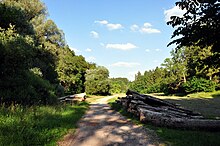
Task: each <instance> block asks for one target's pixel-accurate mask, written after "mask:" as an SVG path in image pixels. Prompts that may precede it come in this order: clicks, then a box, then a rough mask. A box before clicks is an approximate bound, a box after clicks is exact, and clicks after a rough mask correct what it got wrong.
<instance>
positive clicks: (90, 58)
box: [86, 56, 96, 62]
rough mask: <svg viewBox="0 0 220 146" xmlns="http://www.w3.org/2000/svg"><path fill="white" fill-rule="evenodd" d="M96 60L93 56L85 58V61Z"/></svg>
mask: <svg viewBox="0 0 220 146" xmlns="http://www.w3.org/2000/svg"><path fill="white" fill-rule="evenodd" d="M95 60H96V58H95V57H94V56H90V57H88V58H86V61H87V62H94V61H95Z"/></svg>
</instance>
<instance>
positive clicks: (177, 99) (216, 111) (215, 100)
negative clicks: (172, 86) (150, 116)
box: [109, 91, 220, 146]
mask: <svg viewBox="0 0 220 146" xmlns="http://www.w3.org/2000/svg"><path fill="white" fill-rule="evenodd" d="M152 95H153V96H157V97H158V98H161V99H165V100H168V101H171V102H174V103H178V104H181V106H182V107H185V108H188V109H192V110H195V111H198V112H201V113H202V114H203V115H204V116H205V117H208V118H216V119H218V118H219V117H220V91H217V92H212V93H195V94H189V95H187V96H164V95H163V94H152ZM116 99H117V98H114V99H111V100H109V104H110V105H111V106H112V107H113V108H114V109H115V110H117V111H119V112H120V113H121V114H123V115H124V116H126V117H128V118H129V119H131V120H132V121H133V122H135V123H137V124H141V123H140V122H139V121H138V118H137V117H134V116H133V115H132V114H130V113H127V112H126V111H125V110H124V109H123V108H122V107H121V106H119V105H117V104H115V103H114V100H116ZM141 125H143V126H145V127H146V128H149V129H152V130H154V131H155V132H156V133H157V135H158V136H159V137H160V139H161V145H164V146H219V145H220V140H219V139H220V132H204V131H190V130H177V129H168V128H163V127H155V126H152V125H150V124H141Z"/></svg>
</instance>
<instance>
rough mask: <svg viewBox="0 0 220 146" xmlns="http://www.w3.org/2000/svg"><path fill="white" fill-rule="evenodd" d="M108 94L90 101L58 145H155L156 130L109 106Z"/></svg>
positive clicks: (156, 142) (156, 141) (156, 143)
mask: <svg viewBox="0 0 220 146" xmlns="http://www.w3.org/2000/svg"><path fill="white" fill-rule="evenodd" d="M110 98H112V97H111V96H107V97H105V98H102V99H100V100H97V101H96V102H94V103H92V104H91V106H90V109H89V110H88V111H87V113H86V114H85V115H84V117H83V118H82V119H81V121H80V122H79V125H78V126H79V128H78V129H77V131H76V133H75V135H67V136H66V137H65V138H64V141H62V142H59V143H58V144H59V145H60V146H64V145H65V146H157V145H159V143H158V138H157V136H156V134H155V133H154V132H153V131H151V130H149V129H145V128H143V127H141V126H138V125H135V124H133V123H132V122H130V121H129V120H127V119H126V118H125V117H123V116H122V115H120V114H119V113H118V112H115V111H114V110H111V108H110V107H109V106H108V104H107V100H108V99H110Z"/></svg>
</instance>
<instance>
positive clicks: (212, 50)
mask: <svg viewBox="0 0 220 146" xmlns="http://www.w3.org/2000/svg"><path fill="white" fill-rule="evenodd" d="M176 6H178V7H179V8H180V9H182V10H184V11H185V13H184V14H183V16H182V17H179V16H171V18H170V19H171V20H170V21H169V22H167V24H168V25H171V26H172V27H173V28H174V29H175V30H174V32H173V35H172V39H174V40H172V42H170V43H169V44H168V46H169V45H171V44H175V45H176V48H175V49H174V50H172V51H171V58H167V59H165V60H164V63H163V64H162V65H161V66H162V67H160V68H159V67H157V68H156V69H154V70H150V71H145V73H144V74H143V75H142V74H141V73H138V74H137V75H136V78H135V81H134V82H132V84H131V88H132V89H133V90H136V91H138V92H141V93H151V92H164V93H167V94H172V93H191V92H200V91H214V90H218V89H220V85H219V84H220V82H219V80H220V63H219V62H220V48H219V46H220V40H219V37H220V21H219V18H220V4H219V0H212V1H191V0H181V1H178V2H176ZM176 37H177V38H176Z"/></svg>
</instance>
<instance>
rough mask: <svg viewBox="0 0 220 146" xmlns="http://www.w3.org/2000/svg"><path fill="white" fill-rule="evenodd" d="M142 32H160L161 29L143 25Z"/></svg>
mask: <svg viewBox="0 0 220 146" xmlns="http://www.w3.org/2000/svg"><path fill="white" fill-rule="evenodd" d="M140 32H142V33H160V30H158V29H155V28H146V27H142V28H141V30H140Z"/></svg>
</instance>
